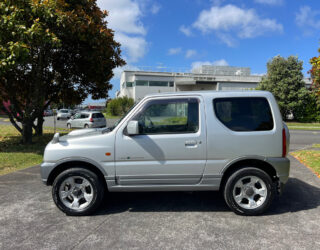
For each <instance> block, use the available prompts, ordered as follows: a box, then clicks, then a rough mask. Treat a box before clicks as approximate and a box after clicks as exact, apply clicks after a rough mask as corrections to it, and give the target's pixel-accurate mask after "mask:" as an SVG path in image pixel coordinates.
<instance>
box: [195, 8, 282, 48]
mask: <svg viewBox="0 0 320 250" xmlns="http://www.w3.org/2000/svg"><path fill="white" fill-rule="evenodd" d="M193 27H194V28H196V29H199V30H200V31H202V33H204V34H207V33H210V32H215V33H216V34H217V36H218V37H219V38H220V39H221V40H222V41H223V42H225V43H226V44H228V45H229V46H230V45H232V44H234V41H232V40H233V39H234V36H236V37H238V38H241V39H245V38H253V37H257V36H261V35H263V34H265V33H267V32H282V31H283V27H282V24H280V23H278V22H277V21H276V20H274V19H268V18H261V17H259V16H258V15H257V13H256V12H255V10H254V9H242V8H239V7H237V6H235V5H231V4H229V5H225V6H221V7H219V6H213V7H211V9H210V10H203V11H202V12H201V13H200V15H199V17H198V19H197V20H196V21H195V22H194V23H193Z"/></svg>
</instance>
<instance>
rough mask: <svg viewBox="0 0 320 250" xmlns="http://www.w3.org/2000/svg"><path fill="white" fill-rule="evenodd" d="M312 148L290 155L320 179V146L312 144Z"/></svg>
mask: <svg viewBox="0 0 320 250" xmlns="http://www.w3.org/2000/svg"><path fill="white" fill-rule="evenodd" d="M313 148H314V149H310V150H300V151H296V152H292V153H291V154H292V155H293V156H294V157H295V158H297V159H298V160H299V161H300V162H302V163H303V164H304V165H306V166H307V167H309V168H311V169H312V170H313V172H315V174H316V175H318V177H320V144H314V145H313Z"/></svg>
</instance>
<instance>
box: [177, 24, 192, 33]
mask: <svg viewBox="0 0 320 250" xmlns="http://www.w3.org/2000/svg"><path fill="white" fill-rule="evenodd" d="M179 30H180V31H181V32H182V33H183V34H185V35H186V36H192V31H191V28H189V27H186V26H184V25H182V26H180V28H179Z"/></svg>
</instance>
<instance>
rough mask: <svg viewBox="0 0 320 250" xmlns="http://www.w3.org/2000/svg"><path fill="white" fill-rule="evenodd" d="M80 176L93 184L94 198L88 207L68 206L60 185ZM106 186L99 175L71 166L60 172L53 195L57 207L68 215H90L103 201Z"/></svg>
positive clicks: (55, 181)
mask: <svg viewBox="0 0 320 250" xmlns="http://www.w3.org/2000/svg"><path fill="white" fill-rule="evenodd" d="M75 176H80V177H82V178H84V179H86V180H87V181H88V182H89V183H90V184H91V186H92V195H93V198H92V200H91V202H90V203H88V205H87V207H85V208H82V209H80V208H79V209H73V208H70V207H68V206H66V205H65V204H64V203H63V202H62V200H61V197H60V195H59V189H60V186H61V185H62V184H63V182H64V181H65V180H66V179H67V178H69V177H75ZM104 189H105V187H104V185H103V183H102V181H101V180H100V179H99V178H98V176H97V175H96V174H95V173H93V172H91V171H89V170H87V169H84V168H70V169H68V170H66V171H64V172H62V173H60V174H59V175H58V176H57V177H56V179H55V180H54V183H53V186H52V197H53V200H54V202H55V204H56V205H57V207H58V208H59V209H60V210H61V211H62V212H64V213H66V214H67V215H72V216H80V215H89V214H92V213H93V212H94V211H95V210H96V209H97V208H98V207H99V206H100V204H101V201H102V199H103V197H104V192H105V190H104Z"/></svg>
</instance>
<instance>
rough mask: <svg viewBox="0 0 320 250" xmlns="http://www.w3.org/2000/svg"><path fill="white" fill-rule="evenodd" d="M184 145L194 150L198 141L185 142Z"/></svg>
mask: <svg viewBox="0 0 320 250" xmlns="http://www.w3.org/2000/svg"><path fill="white" fill-rule="evenodd" d="M184 145H185V146H186V147H192V148H194V147H196V146H197V141H196V140H188V141H185V142H184Z"/></svg>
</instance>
